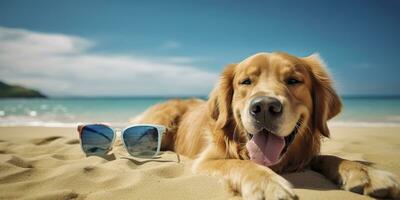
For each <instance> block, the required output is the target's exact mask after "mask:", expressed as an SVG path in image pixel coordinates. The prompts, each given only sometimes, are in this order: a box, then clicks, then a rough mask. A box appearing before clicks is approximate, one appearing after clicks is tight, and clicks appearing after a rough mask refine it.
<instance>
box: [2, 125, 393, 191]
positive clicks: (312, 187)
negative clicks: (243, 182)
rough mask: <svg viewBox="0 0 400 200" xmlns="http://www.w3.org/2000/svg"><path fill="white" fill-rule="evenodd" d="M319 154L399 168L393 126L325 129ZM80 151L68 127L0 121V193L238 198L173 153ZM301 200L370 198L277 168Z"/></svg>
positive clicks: (320, 178)
mask: <svg viewBox="0 0 400 200" xmlns="http://www.w3.org/2000/svg"><path fill="white" fill-rule="evenodd" d="M331 135H332V138H331V139H326V140H325V141H324V143H323V147H322V153H323V154H332V155H338V156H341V157H344V158H347V159H351V160H359V161H366V162H369V163H371V164H372V165H373V166H374V167H377V168H381V169H385V170H389V171H391V172H393V173H394V174H396V175H397V176H399V175H400V160H399V159H398V155H399V153H400V127H369V128H366V127H363V128H362V127H339V126H335V127H332V128H331ZM113 155H114V156H110V157H108V158H107V159H104V158H100V157H85V156H84V154H83V153H82V151H81V149H80V144H79V140H78V135H77V133H76V131H75V128H46V127H2V128H0V199H232V198H233V199H241V198H240V197H237V196H233V195H232V194H231V193H230V192H229V191H228V190H227V189H226V188H225V186H224V185H223V184H222V183H220V182H219V181H218V179H217V178H215V177H209V176H202V175H195V174H192V172H191V170H190V168H191V164H192V161H191V160H189V159H187V158H184V157H181V162H179V163H178V162H177V161H178V159H177V157H176V155H175V154H174V153H173V152H165V153H163V154H162V155H161V157H160V158H158V159H154V160H136V159H133V158H132V157H130V156H127V153H125V152H124V151H123V150H121V149H118V148H117V149H115V150H114V154H113ZM284 177H285V178H287V179H288V180H289V181H290V182H291V183H292V184H293V185H294V187H295V191H296V193H297V194H298V196H299V197H300V199H369V198H368V197H365V196H362V195H358V194H354V193H350V192H346V191H342V190H340V189H339V188H337V186H335V185H334V184H333V183H331V182H330V181H329V180H327V179H325V178H324V177H323V176H321V175H320V174H318V173H315V172H313V171H304V172H300V173H293V174H286V175H284Z"/></svg>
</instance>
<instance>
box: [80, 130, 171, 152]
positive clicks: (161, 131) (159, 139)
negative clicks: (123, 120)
mask: <svg viewBox="0 0 400 200" xmlns="http://www.w3.org/2000/svg"><path fill="white" fill-rule="evenodd" d="M90 125H101V126H106V127H108V128H110V129H111V130H112V131H113V133H114V137H113V140H112V141H111V145H110V149H108V151H111V150H112V147H113V146H114V142H115V138H116V137H117V133H116V132H117V129H115V128H112V127H111V126H109V125H107V124H84V125H78V132H79V137H80V144H81V149H82V151H83V152H84V153H85V154H86V155H88V154H87V153H86V152H85V151H84V150H83V144H82V131H83V128H85V126H90ZM139 126H149V127H154V128H156V129H157V132H158V142H157V151H156V153H155V154H154V155H153V156H151V157H140V156H135V155H132V154H131V152H129V151H128V147H127V146H126V144H125V141H124V134H125V131H126V130H128V129H130V128H134V127H139ZM165 131H166V128H165V126H163V125H158V124H134V125H131V126H128V127H126V128H124V129H122V131H121V135H120V137H121V141H122V143H123V144H124V148H125V150H126V151H127V152H128V153H129V155H131V156H132V157H137V158H155V157H157V156H158V155H159V154H160V150H161V141H162V137H163V135H164V133H165Z"/></svg>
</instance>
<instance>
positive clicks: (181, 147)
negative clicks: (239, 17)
mask: <svg viewBox="0 0 400 200" xmlns="http://www.w3.org/2000/svg"><path fill="white" fill-rule="evenodd" d="M291 77H294V78H295V79H298V80H300V84H294V85H288V84H287V83H286V82H285V81H286V80H287V79H288V78H291ZM245 78H249V79H251V80H252V83H251V84H250V85H246V86H243V85H241V84H240V81H241V80H243V79H245ZM260 95H265V96H274V97H276V98H278V99H280V101H281V102H282V104H283V106H284V107H285V108H284V113H283V115H284V117H282V119H281V120H280V121H279V124H277V127H278V129H277V131H276V134H278V135H280V136H287V135H288V134H290V132H291V131H292V130H293V129H295V128H297V129H298V133H297V136H296V137H295V140H294V142H293V144H291V145H290V146H289V148H288V150H287V152H286V153H285V154H284V155H283V156H282V158H281V160H280V161H279V163H277V164H275V165H274V166H270V167H269V168H268V167H265V166H261V165H258V164H256V163H254V162H252V161H250V160H249V155H248V152H247V150H246V147H245V144H246V143H247V141H248V135H249V134H252V132H254V131H255V129H254V126H253V125H252V119H250V118H249V116H248V115H247V114H246V113H247V110H248V104H249V103H248V102H249V101H250V100H251V99H252V98H254V97H255V96H260ZM340 110H341V101H340V98H339V97H338V95H337V94H336V92H335V90H334V89H333V87H332V81H331V79H330V77H329V75H328V73H327V71H326V69H325V68H324V64H323V62H322V60H321V59H320V58H319V57H318V56H317V55H312V56H309V57H305V58H298V57H295V56H292V55H289V54H286V53H260V54H256V55H253V56H251V57H249V58H247V59H245V60H244V61H242V62H240V63H238V64H231V65H228V66H227V67H226V68H225V70H224V71H223V72H222V75H221V77H220V80H219V83H218V85H217V86H216V87H215V89H214V90H213V91H212V92H211V94H210V96H209V99H208V100H207V101H203V100H200V99H189V100H170V101H167V102H165V103H161V104H157V105H155V106H153V107H151V108H149V109H148V110H147V111H146V112H144V113H143V114H142V115H140V116H139V117H138V118H137V119H136V120H135V121H136V122H140V123H154V124H162V125H164V126H166V127H167V133H166V134H165V137H164V138H163V141H162V148H163V150H172V151H175V152H177V153H179V154H182V155H185V156H187V157H190V158H193V159H196V162H195V165H194V170H195V171H196V172H202V173H208V174H212V175H218V176H221V177H222V178H223V179H224V180H226V181H227V183H228V184H229V186H231V189H232V190H233V191H236V192H238V193H240V194H241V195H242V196H243V197H244V198H246V199H296V198H297V197H296V195H295V193H294V192H293V190H292V189H291V185H290V183H288V182H287V181H286V180H285V179H283V178H282V177H280V176H279V175H278V174H277V173H282V172H294V171H298V170H302V169H305V168H307V167H311V168H312V169H315V170H316V171H320V172H321V173H322V174H324V175H325V176H327V177H328V178H330V179H331V180H332V181H334V182H336V183H338V184H339V185H340V186H341V187H343V189H346V190H350V191H353V192H358V193H364V194H368V195H372V196H384V197H397V196H398V195H399V185H398V183H397V180H395V179H394V178H393V176H392V175H387V174H386V172H385V173H380V172H379V173H378V172H377V170H375V171H374V169H372V168H370V167H367V166H364V165H362V164H359V163H356V162H352V161H345V160H343V159H339V158H338V159H332V158H330V157H326V156H319V151H320V145H321V137H329V129H328V126H327V121H328V120H329V119H331V118H332V117H334V116H336V115H337V114H338V113H339V112H340ZM297 122H301V123H300V124H299V125H298V124H296V123H297ZM360 171H361V172H363V173H360ZM368 172H370V173H368ZM377 173H378V174H386V175H385V176H384V177H383V178H380V179H379V180H378V179H374V177H373V176H372V174H377ZM348 177H351V180H350V179H349V178H348ZM361 179H363V180H364V179H365V180H368V181H359V180H361ZM344 180H347V181H344ZM360 187H361V189H358V190H354V188H360ZM368 188H373V189H368ZM377 189H383V190H385V191H386V193H383V195H382V193H376V192H375V191H376V190H377ZM396 195H397V196H396Z"/></svg>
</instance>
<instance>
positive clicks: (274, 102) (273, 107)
mask: <svg viewBox="0 0 400 200" xmlns="http://www.w3.org/2000/svg"><path fill="white" fill-rule="evenodd" d="M282 109H283V107H282V104H281V102H280V101H279V100H278V99H277V98H274V97H267V96H260V97H256V98H254V99H253V100H252V101H251V102H250V115H252V116H253V117H254V118H256V119H257V121H260V122H265V121H266V120H270V119H274V118H276V117H278V116H280V115H281V114H282Z"/></svg>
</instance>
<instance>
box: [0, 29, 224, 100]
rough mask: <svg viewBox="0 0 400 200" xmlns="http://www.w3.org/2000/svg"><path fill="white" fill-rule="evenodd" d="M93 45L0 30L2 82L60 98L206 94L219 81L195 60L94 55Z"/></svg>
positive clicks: (61, 37) (74, 39)
mask: <svg viewBox="0 0 400 200" xmlns="http://www.w3.org/2000/svg"><path fill="white" fill-rule="evenodd" d="M93 46H95V42H93V41H90V40H88V39H85V38H81V37H75V36H70V35H64V34H49V33H40V32H33V31H29V30H24V29H15V28H5V27H0V79H1V80H4V81H6V82H10V83H18V84H23V85H26V86H29V87H33V88H37V89H39V90H41V91H43V92H44V93H46V94H49V95H56V96H59V95H85V96H91V95H205V94H208V92H209V91H210V90H211V88H212V86H213V85H214V84H215V82H216V81H217V74H215V73H212V72H208V71H204V70H201V69H198V68H196V67H193V66H190V58H185V59H183V60H182V59H181V60H179V59H178V60H176V58H171V59H172V60H174V59H175V61H181V62H162V61H161V60H160V59H158V58H155V59H151V58H149V57H139V56H135V55H126V54H95V53H91V52H90V51H89V50H90V48H91V47H93ZM167 46H168V45H167ZM172 46H174V45H170V47H172ZM175 46H177V45H175ZM178 46H179V45H178ZM178 58H179V57H178Z"/></svg>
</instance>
